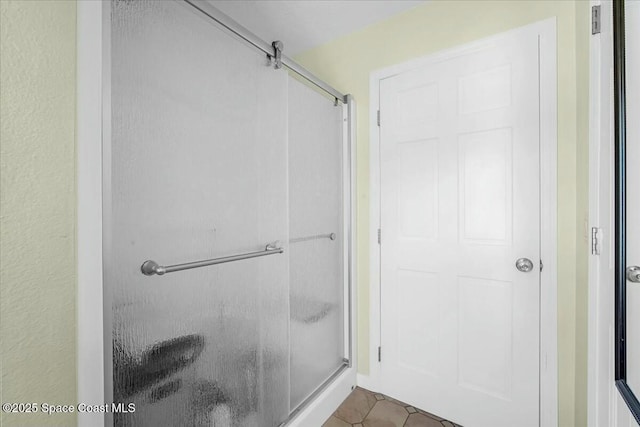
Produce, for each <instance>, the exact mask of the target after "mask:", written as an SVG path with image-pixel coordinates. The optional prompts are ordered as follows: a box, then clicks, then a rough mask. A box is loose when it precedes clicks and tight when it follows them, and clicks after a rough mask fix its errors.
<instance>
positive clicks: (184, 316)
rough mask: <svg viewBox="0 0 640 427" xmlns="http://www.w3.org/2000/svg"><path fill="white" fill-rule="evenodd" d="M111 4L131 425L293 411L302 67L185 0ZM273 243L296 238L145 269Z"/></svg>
mask: <svg viewBox="0 0 640 427" xmlns="http://www.w3.org/2000/svg"><path fill="white" fill-rule="evenodd" d="M111 5H112V6H111V64H112V67H111V106H112V107H111V112H110V114H111V139H110V141H111V143H110V145H109V146H108V147H109V148H108V152H107V153H106V154H105V171H106V179H105V188H106V190H105V191H106V194H107V199H106V200H105V212H106V218H105V242H106V243H105V255H106V258H105V271H106V277H105V286H106V289H107V300H108V301H109V300H110V303H111V311H110V317H111V318H110V320H109V321H108V322H110V323H111V325H112V345H113V398H114V400H115V401H119V402H134V403H135V404H136V411H135V413H133V414H121V415H114V422H115V425H121V426H154V427H155V426H211V425H215V426H232V425H233V426H242V427H268V426H276V425H279V424H280V423H281V422H283V421H284V420H286V418H287V417H288V415H289V409H290V408H289V341H288V333H289V332H288V327H289V326H288V323H289V309H288V307H289V288H288V254H287V252H286V243H287V242H288V238H289V236H288V223H287V215H288V212H287V198H288V194H287V185H288V183H287V116H286V112H287V108H286V106H287V98H286V96H287V95H286V94H287V75H286V73H285V72H283V71H282V70H280V71H277V70H274V69H273V68H270V67H268V66H267V65H266V60H265V57H264V55H263V54H260V53H259V52H258V51H257V50H255V49H252V48H250V47H248V46H246V45H245V44H244V43H243V42H241V41H239V40H237V39H235V38H233V37H232V36H230V35H229V34H228V33H226V32H224V31H223V30H221V29H219V28H218V27H216V26H215V24H214V23H213V22H212V21H211V20H210V19H208V18H207V17H205V16H204V15H203V14H202V13H200V12H197V11H196V10H195V9H193V8H192V7H190V6H188V5H187V4H185V3H182V2H172V1H113V2H112V3H111ZM272 242H276V244H277V245H284V247H285V253H284V254H274V255H269V256H264V257H260V258H253V259H246V260H242V261H236V262H231V263H226V264H220V265H215V266H209V267H203V268H197V269H191V270H185V271H179V272H173V273H169V274H165V275H162V276H157V275H155V276H144V275H143V274H141V271H140V266H141V264H142V263H143V262H144V261H145V260H154V261H156V262H157V263H158V264H160V265H171V264H180V263H185V262H191V261H199V260H204V259H209V258H216V257H224V256H229V255H235V254H241V253H246V252H254V251H261V250H264V249H265V247H266V245H267V244H269V243H272ZM108 380H109V379H107V381H108Z"/></svg>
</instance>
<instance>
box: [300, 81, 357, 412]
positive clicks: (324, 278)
mask: <svg viewBox="0 0 640 427" xmlns="http://www.w3.org/2000/svg"><path fill="white" fill-rule="evenodd" d="M343 120H344V113H343V104H342V103H339V104H337V105H334V103H333V102H332V101H331V100H328V99H327V98H325V97H324V96H322V95H319V94H318V93H317V92H316V91H315V90H313V89H311V88H309V87H308V86H306V85H304V84H302V83H300V82H298V81H297V80H295V79H294V78H289V235H290V240H289V242H290V244H289V278H290V285H289V286H290V289H291V297H290V304H291V326H290V327H291V338H290V339H291V407H292V408H295V407H296V406H298V405H299V404H301V403H302V402H303V401H304V400H305V399H306V398H308V397H309V396H310V395H311V394H312V393H313V392H314V391H315V390H316V389H317V388H318V387H319V386H320V385H321V384H323V383H324V382H325V381H326V380H327V379H328V378H329V377H330V376H331V375H332V374H333V373H335V372H336V370H337V369H338V368H340V367H342V366H343V365H344V363H345V346H344V331H345V327H344V325H345V322H344V320H345V318H344V291H345V287H344V283H345V280H344V279H345V278H344V272H345V268H344V267H345V262H344V254H345V248H344V244H343V242H344V241H345V239H344V235H345V233H344V231H343V230H344V209H343V194H344V193H343V186H344V184H343V182H344V179H343V178H344V177H343V169H344V163H343V161H344V156H343V150H344V144H343V142H342V141H343V129H344V121H343Z"/></svg>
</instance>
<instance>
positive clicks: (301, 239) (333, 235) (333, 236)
mask: <svg viewBox="0 0 640 427" xmlns="http://www.w3.org/2000/svg"><path fill="white" fill-rule="evenodd" d="M317 239H331V240H336V233H329V234H316V235H315V236H305V237H296V238H295V239H290V240H289V243H298V242H305V241H307V240H317Z"/></svg>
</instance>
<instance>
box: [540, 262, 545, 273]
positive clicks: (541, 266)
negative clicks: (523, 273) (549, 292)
mask: <svg viewBox="0 0 640 427" xmlns="http://www.w3.org/2000/svg"><path fill="white" fill-rule="evenodd" d="M543 269H544V264H543V262H542V260H540V272H542V270H543Z"/></svg>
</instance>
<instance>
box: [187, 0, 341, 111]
mask: <svg viewBox="0 0 640 427" xmlns="http://www.w3.org/2000/svg"><path fill="white" fill-rule="evenodd" d="M183 1H184V2H185V3H187V4H189V5H191V6H193V7H194V8H195V9H197V10H199V11H200V12H202V13H204V14H205V15H207V16H208V17H209V18H211V19H213V20H214V21H216V22H217V23H218V24H220V25H222V26H223V27H224V28H226V29H227V30H229V31H231V32H232V33H234V34H235V35H237V36H238V37H240V38H241V39H243V40H245V41H246V42H248V43H249V44H251V45H252V46H254V47H256V48H258V49H260V50H261V51H263V52H264V53H265V54H267V55H269V57H274V56H275V55H276V54H277V55H278V57H279V59H280V62H281V63H282V65H284V66H285V67H287V68H288V69H289V70H291V71H293V72H294V73H296V74H298V75H300V76H301V77H303V78H304V79H306V80H308V81H309V82H311V83H313V84H314V85H315V86H317V87H319V88H320V89H322V90H323V91H325V92H327V93H328V94H329V95H331V96H333V97H334V98H335V99H336V100H339V101H340V102H342V103H343V104H346V103H347V102H348V100H347V95H344V94H343V93H340V92H339V91H337V90H336V89H334V88H333V87H331V86H329V85H328V84H327V83H325V82H323V81H322V80H320V79H319V78H318V77H316V76H314V75H313V74H312V73H311V72H310V71H309V70H307V69H305V68H304V67H303V66H301V65H300V64H298V63H296V62H295V61H294V60H293V59H291V58H289V57H288V56H286V55H284V54H281V53H280V52H277V51H276V50H275V48H274V46H273V45H272V44H269V43H267V42H265V41H264V40H262V39H261V38H260V37H258V36H257V35H255V34H253V33H252V32H251V31H249V30H248V29H247V28H245V27H243V26H242V25H240V24H239V23H237V22H236V21H234V20H233V19H232V18H230V17H229V16H227V15H225V14H224V13H222V12H221V11H220V10H218V9H217V8H215V7H214V6H213V5H211V4H210V3H208V2H207V1H205V0H183ZM274 43H275V42H274Z"/></svg>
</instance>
